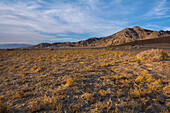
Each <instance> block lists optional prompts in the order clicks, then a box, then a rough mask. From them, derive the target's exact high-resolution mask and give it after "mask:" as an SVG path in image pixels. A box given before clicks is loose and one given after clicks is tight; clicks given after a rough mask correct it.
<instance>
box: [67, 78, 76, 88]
mask: <svg viewBox="0 0 170 113" xmlns="http://www.w3.org/2000/svg"><path fill="white" fill-rule="evenodd" d="M65 86H66V87H72V86H74V80H73V78H71V77H70V78H68V79H67V80H66V84H65Z"/></svg>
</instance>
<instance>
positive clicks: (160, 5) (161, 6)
mask: <svg viewBox="0 0 170 113" xmlns="http://www.w3.org/2000/svg"><path fill="white" fill-rule="evenodd" d="M169 5H170V3H169V2H168V1H167V0H160V1H156V2H155V5H154V7H153V8H152V9H151V10H150V11H148V12H147V13H146V14H145V15H144V16H145V17H147V18H167V17H170V15H169V14H168V13H169V12H170V8H169Z"/></svg>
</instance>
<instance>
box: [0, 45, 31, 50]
mask: <svg viewBox="0 0 170 113" xmlns="http://www.w3.org/2000/svg"><path fill="white" fill-rule="evenodd" d="M28 46H32V45H30V44H0V49H7V48H23V47H28Z"/></svg>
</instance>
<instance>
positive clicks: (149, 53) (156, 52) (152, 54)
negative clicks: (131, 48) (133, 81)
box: [136, 49, 169, 61]
mask: <svg viewBox="0 0 170 113" xmlns="http://www.w3.org/2000/svg"><path fill="white" fill-rule="evenodd" d="M136 58H137V59H139V60H141V61H161V60H164V59H167V58H169V56H168V54H167V53H166V52H164V51H163V50H161V49H150V50H146V51H143V52H141V53H139V54H137V55H136Z"/></svg>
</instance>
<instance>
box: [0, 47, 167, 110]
mask: <svg viewBox="0 0 170 113" xmlns="http://www.w3.org/2000/svg"><path fill="white" fill-rule="evenodd" d="M130 49H131V48H126V50H117V49H81V50H80V49H66V50H64V49H60V50H11V51H10V50H0V100H1V102H0V110H1V112H2V111H3V110H6V109H7V110H8V111H9V112H12V111H13V112H48V113H53V112H54V113H56V112H57V113H60V112H61V113H72V112H77V113H79V112H82V113H83V112H84V113H86V112H91V113H98V112H99V113H102V112H104V113H105V112H108V113H112V112H113V113H114V112H115V113H119V112H125V113H126V112H127V113H129V112H131V113H133V112H136V113H137V112H147V113H151V112H162V113H165V112H167V113H168V112H169V111H170V58H169V59H166V60H163V61H158V62H146V61H140V60H138V59H136V54H138V53H139V52H140V51H138V49H136V50H134V51H132V50H130ZM165 51H166V52H167V53H168V54H169V56H170V50H165ZM6 107H7V108H6Z"/></svg>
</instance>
